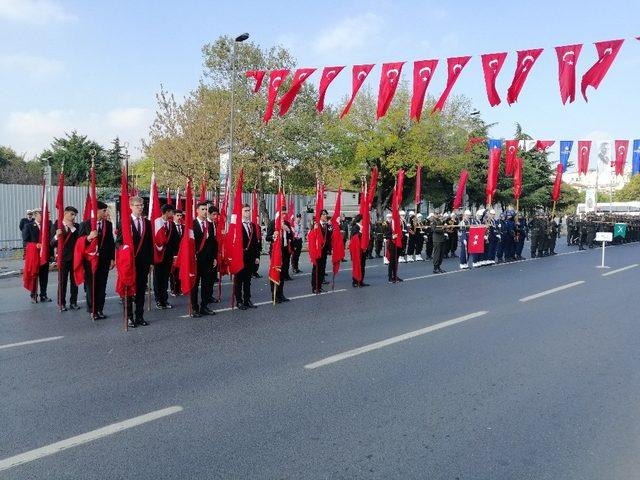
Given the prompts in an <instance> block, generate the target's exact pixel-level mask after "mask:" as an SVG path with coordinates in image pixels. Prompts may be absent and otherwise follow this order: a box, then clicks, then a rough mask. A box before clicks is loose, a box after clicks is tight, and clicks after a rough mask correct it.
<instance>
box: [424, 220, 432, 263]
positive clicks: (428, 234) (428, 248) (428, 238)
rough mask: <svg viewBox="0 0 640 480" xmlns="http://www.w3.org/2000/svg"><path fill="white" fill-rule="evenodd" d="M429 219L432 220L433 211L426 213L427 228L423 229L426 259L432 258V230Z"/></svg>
mask: <svg viewBox="0 0 640 480" xmlns="http://www.w3.org/2000/svg"><path fill="white" fill-rule="evenodd" d="M431 220H433V212H431V213H429V215H427V228H426V229H425V233H426V235H425V239H424V240H425V252H424V253H425V255H426V258H425V259H426V260H431V259H432V258H433V232H432V231H431Z"/></svg>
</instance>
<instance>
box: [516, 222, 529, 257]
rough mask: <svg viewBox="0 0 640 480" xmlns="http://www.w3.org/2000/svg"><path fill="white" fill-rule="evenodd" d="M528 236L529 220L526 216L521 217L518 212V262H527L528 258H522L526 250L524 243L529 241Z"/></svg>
mask: <svg viewBox="0 0 640 480" xmlns="http://www.w3.org/2000/svg"><path fill="white" fill-rule="evenodd" d="M528 236H529V227H528V225H527V219H526V218H525V217H524V215H520V214H519V213H518V212H515V232H514V244H515V253H514V258H515V259H516V260H526V258H525V257H523V256H522V251H523V250H524V242H525V241H526V240H527V237H528Z"/></svg>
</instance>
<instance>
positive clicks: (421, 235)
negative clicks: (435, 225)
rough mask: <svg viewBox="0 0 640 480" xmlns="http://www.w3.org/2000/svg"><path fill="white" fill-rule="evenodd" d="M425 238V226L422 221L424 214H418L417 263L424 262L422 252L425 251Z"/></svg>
mask: <svg viewBox="0 0 640 480" xmlns="http://www.w3.org/2000/svg"><path fill="white" fill-rule="evenodd" d="M425 238H426V233H425V224H424V222H423V220H422V213H416V249H415V260H416V262H421V261H423V260H424V259H423V258H422V250H423V249H424V242H425Z"/></svg>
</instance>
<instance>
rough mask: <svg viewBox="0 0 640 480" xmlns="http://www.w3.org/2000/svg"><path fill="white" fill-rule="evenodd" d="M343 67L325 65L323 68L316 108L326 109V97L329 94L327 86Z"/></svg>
mask: <svg viewBox="0 0 640 480" xmlns="http://www.w3.org/2000/svg"><path fill="white" fill-rule="evenodd" d="M343 68H344V66H342V67H324V69H323V70H322V77H320V86H319V87H318V104H317V105H316V109H317V110H318V111H319V112H321V111H322V110H324V97H325V95H326V94H327V88H329V85H330V84H331V82H333V80H334V79H335V78H336V77H337V76H338V74H339V73H340V72H341V71H342V69H343Z"/></svg>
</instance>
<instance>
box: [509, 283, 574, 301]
mask: <svg viewBox="0 0 640 480" xmlns="http://www.w3.org/2000/svg"><path fill="white" fill-rule="evenodd" d="M583 283H585V281H584V280H578V281H577V282H571V283H567V284H566V285H560V286H559V287H556V288H551V289H549V290H545V291H544V292H540V293H535V294H533V295H529V296H528V297H523V298H521V299H520V301H521V302H528V301H529V300H535V299H536V298H540V297H544V296H545V295H550V294H552V293H556V292H560V291H562V290H566V289H567V288H571V287H576V286H578V285H582V284H583Z"/></svg>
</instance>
